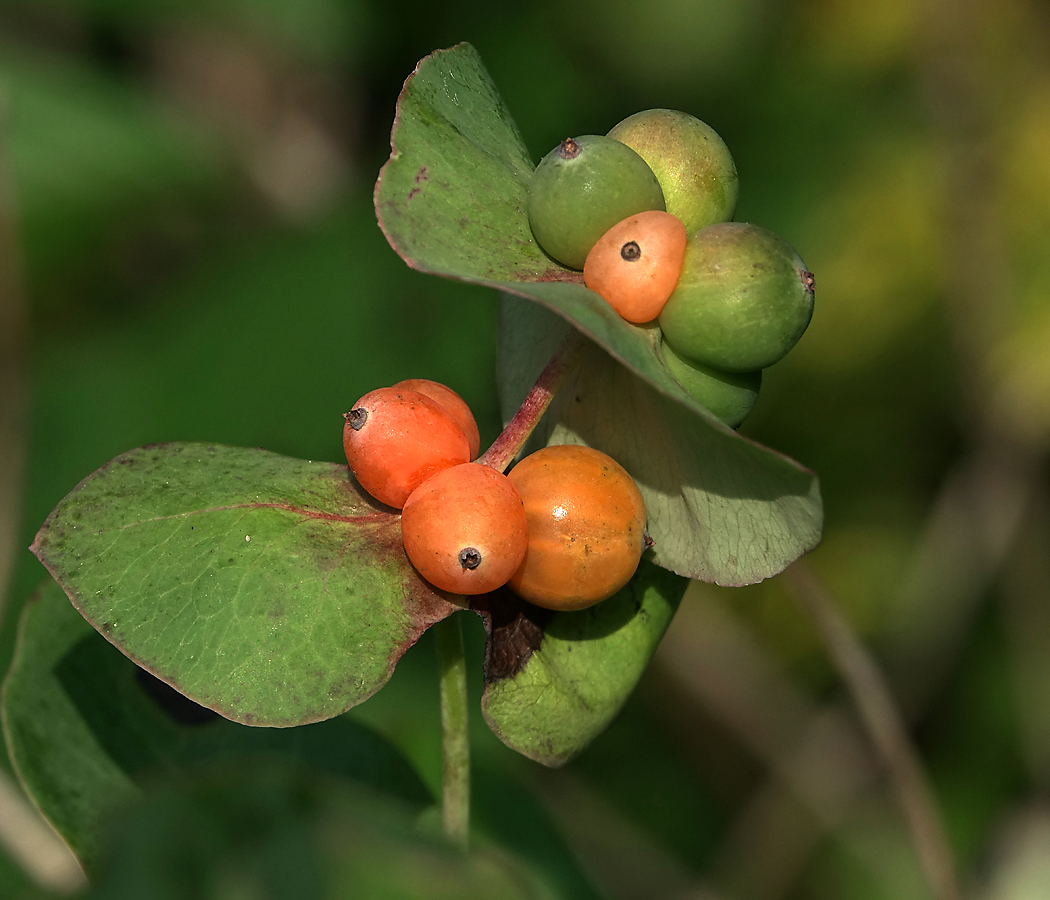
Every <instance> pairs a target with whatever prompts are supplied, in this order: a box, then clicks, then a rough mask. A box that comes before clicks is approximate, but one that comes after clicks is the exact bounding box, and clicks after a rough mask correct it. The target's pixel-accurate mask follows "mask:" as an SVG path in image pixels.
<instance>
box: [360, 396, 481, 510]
mask: <svg viewBox="0 0 1050 900" xmlns="http://www.w3.org/2000/svg"><path fill="white" fill-rule="evenodd" d="M345 419H346V424H345V425H344V426H343V450H344V451H345V452H346V461H347V462H348V463H349V464H350V469H351V470H352V471H353V473H354V477H356V478H357V480H358V481H359V482H360V483H361V487H363V488H364V489H365V490H366V491H367V492H368V493H369V494H371V495H372V496H373V497H375V499H376V500H378V501H380V502H381V503H386V504H387V505H389V506H394V507H397V508H398V509H400V508H401V507H402V506H404V504H405V501H406V500H407V499H408V495H409V494H411V493H412V491H414V490H415V489H416V488H417V487H419V485H420V484H422V483H423V482H424V481H425V480H426V479H427V478H429V477H430V476H431V475H433V474H435V473H436V472H440V471H441V470H442V469H447V468H449V467H450V466H457V465H461V464H463V463H465V462H467V461H468V460H469V459H470V447H469V445H468V444H467V438H466V436H465V435H464V434H463V429H462V428H460V427H459V425H458V424H457V422H456V420H455V419H454V418H453V417H452V416H451V415H450V414H449V413H448V412H447V411H446V410H445V409H444V408H442V407H441V406H439V405H438V404H437V403H435V402H434V401H433V400H431V399H430V398H429V397H426V396H424V395H423V394H421V393H419V392H418V391H409V390H401V389H398V388H379V389H378V390H375V391H370V392H369V393H367V394H365V395H364V396H363V397H362V398H361V399H360V400H358V401H357V403H355V404H354V407H353V409H351V410H350V412H348V413H346V415H345Z"/></svg>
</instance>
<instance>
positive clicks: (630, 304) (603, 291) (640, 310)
mask: <svg viewBox="0 0 1050 900" xmlns="http://www.w3.org/2000/svg"><path fill="white" fill-rule="evenodd" d="M685 244H686V233H685V226H684V225H683V224H682V223H681V221H679V220H678V219H677V218H676V217H675V216H672V215H671V214H670V213H666V212H661V211H660V210H658V209H652V210H649V211H648V212H641V213H638V214H636V215H633V216H628V217H627V218H626V219H624V220H623V221H622V222H618V223H617V224H615V225H613V227H612V228H610V229H609V230H608V231H607V232H605V234H603V235H602V236H601V238H600V239H599V240H598V243H596V244H595V245H594V246H593V247H592V248H591V252H590V253H588V254H587V261H586V262H585V263H584V264H583V283H584V284H586V285H587V287H588V288H590V289H591V290H592V291H594V292H595V293H596V294H599V295H600V296H601V297H602V298H604V299H605V300H606V301H607V302H608V304H609V305H610V306H611V307H612V308H613V309H615V310H616V312H618V313H619V314H620V315H621V316H622V317H623V318H624V319H626V320H627V321H628V322H633V323H634V324H635V325H640V324H641V323H643V322H651V321H652V320H653V319H655V318H656V317H657V316H658V315H660V310H661V309H663V308H664V304H665V303H666V302H667V298H668V297H670V296H671V292H672V291H673V290H674V288H675V285H676V284H677V283H678V275H679V273H680V272H681V271H682V260H683V259H684V258H685Z"/></svg>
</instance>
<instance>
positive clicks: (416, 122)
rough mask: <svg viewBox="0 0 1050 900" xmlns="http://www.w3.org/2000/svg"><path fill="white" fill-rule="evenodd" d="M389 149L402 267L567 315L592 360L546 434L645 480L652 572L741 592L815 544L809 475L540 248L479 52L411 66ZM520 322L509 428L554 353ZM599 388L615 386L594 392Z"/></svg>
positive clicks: (518, 165)
mask: <svg viewBox="0 0 1050 900" xmlns="http://www.w3.org/2000/svg"><path fill="white" fill-rule="evenodd" d="M391 147H392V153H391V156H390V160H389V161H388V162H387V163H386V165H385V166H384V167H383V169H382V171H381V172H380V175H379V180H378V182H377V184H376V191H375V202H376V213H377V216H378V217H379V222H380V226H381V227H382V229H383V231H384V233H385V234H386V236H387V240H388V241H389V242H390V244H391V246H392V247H393V248H394V249H395V250H396V251H397V252H398V254H400V255H401V257H402V258H403V259H404V260H405V261H406V262H407V263H408V264H409V265H410V266H412V267H414V268H417V269H419V270H421V271H425V272H432V273H435V274H439V275H444V276H447V277H451V278H457V279H461V280H463V281H468V282H472V283H476V284H483V285H488V286H490V287H493V288H496V289H498V290H500V291H503V292H505V293H507V294H511V295H515V296H517V297H522V298H525V299H528V300H531V301H535V304H538V305H539V306H540V307H543V308H545V309H546V310H550V311H551V312H553V313H556V314H557V316H558V317H560V318H561V320H562V321H563V322H564V323H565V325H564V326H563V328H562V334H564V333H565V330H566V329H567V327H569V326H571V327H573V328H575V329H577V330H578V331H580V332H581V333H582V334H584V335H585V336H586V337H588V338H590V339H591V341H592V342H593V343H594V344H595V345H596V346H597V347H598V348H601V351H602V352H598V353H593V354H591V355H590V356H589V358H588V359H587V360H585V361H584V363H583V367H582V369H581V371H580V373H579V375H578V382H577V386H578V390H579V391H584V392H585V393H586V396H585V397H584V396H583V395H580V396H581V401H583V402H581V403H579V404H577V405H576V407H575V410H574V411H573V410H569V409H567V408H566V406H565V404H562V406H561V408H560V409H559V410H554V411H552V412H551V413H549V414H548V420H549V421H550V422H555V421H557V418H558V417H559V416H561V417H562V418H563V419H564V420H565V421H564V422H563V423H562V424H561V426H560V427H559V428H558V429H554V428H552V427H550V426H548V428H547V437H548V440H550V441H554V442H566V441H576V442H580V443H588V444H593V445H594V446H596V447H598V448H600V449H601V450H604V451H605V452H607V453H609V454H610V455H612V456H614V457H615V458H616V459H617V460H618V461H619V462H620V463H621V464H622V465H624V466H625V468H627V470H628V471H629V472H630V473H631V475H632V476H633V477H634V478H635V479H636V480H637V481H639V482H640V484H641V485H642V488H643V492H644V493H645V494H646V501H647V503H648V504H650V517H651V520H650V525H649V530H650V534H651V535H652V536H653V538H654V540H655V541H656V545H657V553H656V559H657V561H658V562H659V563H660V565H663V566H667V567H668V568H670V569H672V570H673V571H675V572H678V573H680V574H683V575H688V576H690V577H694V578H701V579H704V580H709V581H716V582H718V583H721V584H749V583H752V582H756V581H760V580H762V579H763V578H767V577H769V576H771V575H774V574H776V573H777V572H779V571H781V570H782V569H784V568H785V567H786V566H787V565H789V564H790V563H791V562H792V561H793V560H795V559H796V558H798V557H799V556H801V555H802V554H803V553H805V552H806V551H807V550H810V549H812V548H813V547H814V546H815V545H816V544H817V542H818V541H819V539H820V532H821V527H822V520H823V511H822V505H821V500H820V493H819V486H818V483H817V479H816V476H815V475H814V474H813V473H812V472H809V471H808V470H806V469H804V468H803V467H801V466H799V465H798V464H797V463H795V462H793V461H791V460H789V459H787V458H786V457H784V456H782V455H780V454H777V453H775V452H774V451H772V450H769V449H767V448H764V447H761V446H760V445H758V444H755V443H754V442H752V441H748V440H747V439H745V438H743V437H741V436H740V435H738V434H737V433H736V432H734V431H732V430H730V429H728V428H726V427H725V426H723V425H722V424H721V423H719V422H718V421H717V420H716V419H715V418H714V417H712V416H711V415H710V413H708V411H707V410H705V409H704V408H703V407H702V406H700V405H699V404H698V403H697V402H696V401H695V400H693V399H692V398H691V397H690V396H689V395H688V394H687V393H686V392H685V391H684V389H683V388H682V387H681V386H680V385H679V384H678V382H677V381H675V379H674V377H673V376H672V375H671V373H670V372H669V371H668V369H667V368H666V367H665V366H664V364H663V362H662V360H661V359H660V356H659V343H660V332H659V329H658V328H657V327H655V326H648V327H646V326H635V325H631V324H629V323H628V322H625V321H624V320H623V319H621V318H620V317H619V316H618V315H617V314H616V313H615V312H613V310H612V309H611V308H610V307H609V305H608V304H607V303H605V302H604V301H603V300H602V299H601V298H600V297H599V296H598V295H597V294H595V293H593V292H592V291H589V290H587V288H585V287H584V285H583V283H582V276H581V275H580V273H578V272H573V271H571V270H569V269H566V268H564V267H563V266H560V265H559V264H558V263H556V262H554V261H553V260H551V259H550V258H549V257H547V256H546V255H545V254H544V253H543V252H542V251H541V250H540V249H539V247H538V246H537V245H536V243H535V241H534V240H533V239H532V234H531V232H530V230H529V224H528V217H527V214H526V196H527V193H528V181H529V176H530V175H531V173H532V170H533V165H532V161H531V159H529V157H528V153H527V152H526V150H525V147H524V145H523V143H522V141H521V137H520V135H519V134H518V131H517V129H516V127H515V126H514V123H513V120H512V119H511V116H510V113H509V112H508V110H507V108H506V106H505V105H504V103H503V101H502V100H501V98H500V96H499V93H498V91H497V90H496V88H495V86H494V85H493V83H492V81H491V79H490V78H489V76H488V73H487V72H486V71H485V68H484V66H483V65H482V62H481V60H480V58H479V56H478V54H477V52H476V51H475V50H474V48H473V47H471V46H470V45H469V44H459V45H458V46H456V47H453V48H451V49H449V50H441V51H437V52H435V53H433V54H431V55H430V56H428V57H426V58H425V59H424V60H422V61H421V62H420V63H419V65H418V66H417V67H416V70H415V72H414V73H413V74H412V76H410V78H409V79H408V81H407V82H406V83H405V87H404V90H403V91H402V93H401V97H400V98H399V100H398V111H397V117H396V120H395V122H394V128H393V132H392V135H391ZM519 305H520V306H525V304H519ZM507 306H508V309H509V308H511V307H513V304H512V303H510V302H509V301H508V304H507ZM527 316H528V313H520V314H518V313H517V312H513V313H512V312H508V314H507V315H506V316H505V317H504V321H503V324H502V326H501V359H500V375H501V381H502V384H501V388H502V394H503V398H504V413H505V415H507V416H509V415H510V414H511V413H512V412H513V410H514V409H515V408H516V407H517V404H518V403H519V402H520V400H521V399H522V397H524V394H525V387H527V385H526V384H525V381H524V379H526V378H529V379H532V378H535V376H536V375H537V374H538V373H539V371H540V369H541V368H542V363H539V365H538V367H537V366H534V365H523V364H522V363H523V361H528V362H530V363H531V362H533V361H535V360H537V359H538V357H539V355H540V351H541V350H542V351H543V352H545V353H547V355H548V356H549V352H550V349H552V345H547V344H536V343H535V333H534V332H533V331H532V330H531V328H530V327H529V323H528V322H527V321H526V320H527ZM545 327H546V328H547V329H550V328H552V327H554V328H555V330H556V326H551V325H550V323H546V326H545ZM542 362H546V357H544V359H543V361H542ZM606 379H608V380H611V384H612V385H614V387H612V386H611V387H610V390H609V391H608V392H606V391H605V390H604V389H597V386H598V385H599V384H600V383H601V382H602V381H603V380H606ZM529 383H531V381H530V382H529ZM571 388H572V386H571V385H570V386H568V387H567V388H566V389H564V390H563V396H567V395H569V394H570V393H571ZM570 413H572V415H570ZM679 482H680V483H679Z"/></svg>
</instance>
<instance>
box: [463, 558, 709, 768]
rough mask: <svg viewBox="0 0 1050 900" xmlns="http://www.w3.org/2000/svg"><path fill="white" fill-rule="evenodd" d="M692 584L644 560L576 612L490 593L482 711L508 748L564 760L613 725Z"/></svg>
mask: <svg viewBox="0 0 1050 900" xmlns="http://www.w3.org/2000/svg"><path fill="white" fill-rule="evenodd" d="M687 584H688V581H687V580H686V579H685V578H681V577H680V576H677V575H674V574H673V573H671V572H668V571H667V570H666V569H663V568H660V567H659V566H656V565H654V564H653V563H651V562H649V561H648V560H644V559H643V561H642V564H641V565H640V566H639V569H638V572H637V574H636V575H635V577H634V578H633V579H632V580H631V582H630V584H628V585H627V587H625V588H624V589H623V590H621V591H620V592H619V593H617V594H615V595H613V596H612V597H610V598H609V599H608V600H605V601H603V602H602V603H599V604H597V605H596V606H591V607H589V608H587V609H583V610H579V611H577V612H549V611H547V610H541V609H538V608H537V607H534V606H531V605H530V604H527V603H524V602H522V601H519V600H516V598H514V597H512V596H511V595H509V594H506V595H500V594H493V595H490V598H489V599H488V601H487V606H485V607H484V608H483V609H481V610H479V611H480V612H482V615H483V618H484V619H485V624H486V630H487V632H488V637H489V642H488V649H487V652H486V659H485V665H486V671H485V693H484V695H483V697H482V704H481V705H482V711H483V713H484V715H485V720H486V721H487V722H488V724H489V727H490V728H492V730H493V731H494V732H495V733H496V734H497V735H498V736H499V738H500V740H502V741H503V742H504V743H505V744H507V745H508V746H509V747H512V748H513V749H515V750H517V751H518V752H519V753H522V754H524V755H525V756H528V757H529V758H530V759H534V760H536V761H537V762H541V763H543V764H544V765H547V766H559V765H562V764H563V763H565V762H567V761H568V760H569V759H571V758H572V757H573V756H575V755H576V754H577V753H579V752H580V751H581V750H582V749H583V748H584V747H586V746H587V745H588V744H589V743H590V742H591V741H592V740H593V739H594V738H595V737H597V736H598V735H599V734H600V733H601V732H602V731H604V730H605V727H606V726H607V725H608V724H609V722H610V721H612V719H613V717H614V716H615V715H616V713H617V712H619V710H620V708H621V707H622V706H623V704H624V703H625V702H626V700H627V698H628V696H630V694H631V691H633V690H634V687H635V685H636V684H637V683H638V679H639V678H641V676H642V672H644V671H645V667H646V666H647V665H648V664H649V660H650V658H651V657H652V655H653V653H654V652H655V651H656V647H657V645H658V644H659V643H660V639H661V638H662V637H663V635H664V632H665V631H666V630H667V626H668V625H670V624H671V619H672V618H673V617H674V614H675V611H676V610H677V609H678V604H679V602H680V601H681V599H682V595H683V593H685V588H686V585H687Z"/></svg>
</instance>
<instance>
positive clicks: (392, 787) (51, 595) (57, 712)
mask: <svg viewBox="0 0 1050 900" xmlns="http://www.w3.org/2000/svg"><path fill="white" fill-rule="evenodd" d="M2 711H3V723H4V736H5V739H6V741H7V746H8V748H9V751H10V754H11V760H12V763H13V764H14V766H15V768H16V770H17V772H18V775H19V777H20V779H21V780H22V783H23V785H24V786H25V788H26V790H27V792H28V793H29V794H30V796H31V797H32V798H33V799H34V801H35V802H36V804H37V806H38V807H39V808H40V809H41V811H42V812H43V813H44V815H45V816H46V817H47V818H48V819H49V821H50V822H51V823H52V825H54V826H55V828H56V829H57V830H58V832H59V834H61V835H62V837H63V838H64V839H65V840H66V841H67V843H68V844H69V845H70V847H72V849H73V851H74V853H76V855H77V857H78V858H79V859H80V860H81V862H82V863H84V864H85V866H87V867H88V868H89V869H91V868H93V867H94V865H95V863H96V861H97V859H98V857H99V852H100V850H99V848H100V842H101V841H102V837H103V831H104V826H105V825H106V824H107V823H108V822H109V821H110V820H111V819H112V818H113V817H114V816H115V815H116V814H118V813H119V812H120V811H121V810H122V809H123V808H124V807H125V806H127V805H128V804H129V803H132V802H134V801H135V800H136V799H137V798H138V797H139V796H140V794H141V788H142V785H143V784H145V783H149V782H150V781H151V780H153V779H154V778H155V777H156V776H157V775H158V774H160V773H166V774H167V775H169V776H170V775H171V773H172V772H173V771H186V770H187V769H188V768H190V767H192V766H195V765H197V764H201V763H211V762H217V761H221V760H230V759H236V760H243V759H246V758H265V759H267V760H282V759H283V760H285V761H286V762H287V763H290V764H292V766H293V767H295V766H300V767H301V766H304V765H305V766H310V767H312V768H316V769H322V770H326V771H328V772H332V773H335V774H338V775H341V776H346V777H349V778H353V779H355V780H357V781H360V782H361V783H364V784H367V785H369V786H370V787H372V788H374V789H376V790H378V791H380V792H382V793H384V794H389V795H392V796H395V797H398V798H399V799H400V800H402V801H403V802H405V803H409V804H411V805H413V806H415V807H416V808H421V807H422V806H424V805H426V804H428V803H429V802H430V796H429V793H428V792H427V790H426V788H425V787H424V786H423V783H422V782H421V781H420V779H419V777H418V776H417V775H416V774H415V772H414V771H413V770H412V768H411V767H410V766H409V764H408V763H407V762H406V761H405V759H404V758H403V757H402V756H401V755H400V754H399V753H398V751H397V750H395V749H394V748H393V747H392V746H391V745H390V744H388V743H387V742H386V741H384V740H383V739H382V738H380V737H379V736H377V735H376V734H375V733H374V732H372V731H370V730H368V729H367V728H365V727H364V726H362V725H360V724H358V723H356V722H354V721H352V720H350V719H348V718H346V717H340V718H335V719H331V720H329V721H327V722H322V723H319V724H315V725H309V726H304V727H302V728H295V729H284V728H282V729H273V728H248V727H246V726H244V725H237V724H235V723H233V722H229V721H226V720H225V719H222V718H220V717H219V716H217V715H216V714H215V713H213V712H210V711H209V710H206V709H204V708H203V707H200V706H197V705H196V704H194V703H192V702H191V701H190V700H188V699H186V698H185V697H183V696H182V695H180V694H178V693H176V692H175V691H173V690H172V689H171V688H169V687H167V686H166V685H164V684H163V683H161V682H159V681H156V680H155V679H153V677H152V676H149V675H148V674H147V673H145V672H144V671H143V670H142V669H139V667H137V666H136V665H135V664H134V663H132V662H131V661H130V660H129V659H128V658H127V657H125V656H123V655H122V654H121V653H120V652H118V651H117V650H116V648H114V647H113V646H111V645H110V644H109V643H107V642H106V641H105V640H104V639H103V638H102V637H101V636H100V635H99V634H98V633H97V632H96V631H95V630H94V629H93V628H92V627H91V625H90V624H88V622H86V621H85V620H84V618H83V617H82V616H80V615H79V614H78V613H77V611H76V610H75V609H74V608H73V607H72V606H71V605H70V604H69V602H68V600H67V599H66V596H65V594H64V593H63V592H62V589H61V588H60V587H59V586H58V585H57V584H56V583H55V582H54V581H51V580H50V579H49V580H48V582H47V583H46V584H45V585H44V586H43V587H42V588H41V590H40V591H38V593H37V594H36V595H35V597H34V598H33V600H32V601H31V602H30V603H29V604H28V605H27V606H26V608H25V611H24V612H23V615H22V619H21V623H20V627H19V635H18V645H17V648H16V653H15V659H14V662H13V664H12V667H11V670H10V671H9V672H8V675H7V678H6V680H5V682H4V688H3V706H2ZM144 896H145V895H144Z"/></svg>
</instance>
